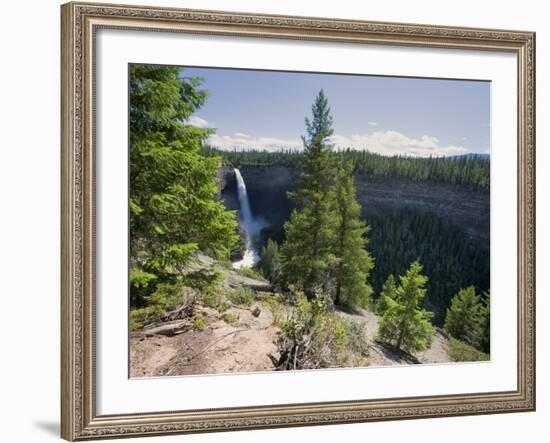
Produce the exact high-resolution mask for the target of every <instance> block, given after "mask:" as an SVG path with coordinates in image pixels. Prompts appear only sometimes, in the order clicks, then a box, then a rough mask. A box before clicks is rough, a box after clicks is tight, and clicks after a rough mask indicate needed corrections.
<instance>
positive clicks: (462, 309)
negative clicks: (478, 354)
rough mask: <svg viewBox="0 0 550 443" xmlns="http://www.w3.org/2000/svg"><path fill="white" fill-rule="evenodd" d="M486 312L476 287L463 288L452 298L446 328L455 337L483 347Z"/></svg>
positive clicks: (477, 346)
mask: <svg viewBox="0 0 550 443" xmlns="http://www.w3.org/2000/svg"><path fill="white" fill-rule="evenodd" d="M485 322H486V312H485V307H484V305H483V303H482V302H481V299H480V297H479V296H478V295H477V294H476V291H475V288H474V287H473V286H469V287H467V288H465V289H461V290H460V291H459V292H458V294H456V295H455V296H454V297H453V299H452V300H451V305H450V306H449V308H447V316H446V318H445V330H446V331H447V332H448V333H449V334H451V335H452V336H453V337H454V338H457V339H459V340H464V341H466V342H468V343H469V344H471V345H472V346H474V347H476V348H480V347H481V343H482V341H483V335H484V333H485V329H486V326H485Z"/></svg>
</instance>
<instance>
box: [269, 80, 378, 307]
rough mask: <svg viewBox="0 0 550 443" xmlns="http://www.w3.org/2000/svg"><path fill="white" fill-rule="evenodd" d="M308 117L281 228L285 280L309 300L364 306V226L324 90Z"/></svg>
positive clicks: (368, 261)
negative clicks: (335, 144) (338, 153)
mask: <svg viewBox="0 0 550 443" xmlns="http://www.w3.org/2000/svg"><path fill="white" fill-rule="evenodd" d="M312 114H313V119H312V120H311V121H310V120H308V119H306V129H307V137H303V142H304V157H303V160H302V163H301V171H300V177H299V179H298V183H297V189H296V192H294V193H292V194H291V195H290V196H291V198H292V199H293V200H294V202H295V204H296V206H297V209H295V210H294V211H293V212H292V214H291V216H290V220H289V221H288V222H286V223H285V242H284V243H283V246H282V250H281V255H282V258H283V278H284V281H285V283H287V284H289V283H290V284H294V285H295V286H296V287H297V288H299V289H303V290H304V291H305V292H306V294H308V296H309V297H310V298H312V297H313V294H315V293H316V292H317V291H321V292H322V293H324V294H329V295H330V296H331V297H332V298H333V300H334V302H335V303H336V304H346V305H348V306H352V307H355V306H367V305H368V303H369V300H370V295H371V293H372V288H371V287H370V285H368V284H367V278H368V275H369V272H370V271H371V269H372V267H373V266H374V261H373V259H372V258H371V256H370V255H369V253H368V252H367V251H366V249H365V247H366V245H367V239H366V233H367V231H368V227H367V226H366V225H365V224H364V223H363V222H362V221H361V220H360V218H359V216H360V213H361V207H360V205H359V203H358V202H357V199H356V196H355V184H354V179H353V175H352V165H351V163H349V162H342V161H341V160H339V159H337V158H336V157H335V156H334V155H333V153H332V147H331V145H330V143H329V137H330V136H331V135H332V133H333V129H332V117H331V116H330V108H329V107H328V101H327V98H326V97H325V95H324V92H323V90H321V91H320V92H319V95H318V96H317V98H316V99H315V103H314V104H313V107H312ZM272 248H273V249H274V246H272ZM267 252H268V251H267V250H266V254H267ZM275 253H276V251H275V250H273V251H272V254H275Z"/></svg>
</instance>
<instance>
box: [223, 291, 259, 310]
mask: <svg viewBox="0 0 550 443" xmlns="http://www.w3.org/2000/svg"><path fill="white" fill-rule="evenodd" d="M228 298H229V300H230V301H231V302H232V303H233V304H235V305H240V306H250V305H251V304H252V303H254V301H255V300H256V293H255V292H254V291H253V290H252V289H250V288H245V287H240V288H237V289H234V290H233V291H232V292H230V293H229V295H228Z"/></svg>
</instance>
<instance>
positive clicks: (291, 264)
mask: <svg viewBox="0 0 550 443" xmlns="http://www.w3.org/2000/svg"><path fill="white" fill-rule="evenodd" d="M312 114H313V118H312V120H311V121H310V120H309V119H308V118H306V120H305V124H306V129H307V136H305V137H302V141H303V143H304V156H303V162H302V167H301V173H300V178H299V180H298V182H297V189H296V192H294V193H291V194H290V197H291V199H292V200H293V201H294V204H295V205H296V209H294V210H293V211H292V214H291V216H290V220H289V221H287V222H286V223H285V243H284V244H283V248H282V254H283V259H284V273H285V280H286V282H287V283H291V284H294V285H296V286H297V287H298V288H300V289H303V290H304V291H305V292H306V294H308V297H312V296H313V294H314V293H315V291H316V290H319V289H320V290H323V291H325V292H327V291H330V289H331V283H332V282H331V281H330V277H329V276H330V269H331V267H332V266H333V265H334V263H335V257H334V254H333V251H332V246H333V244H334V223H335V220H336V216H335V213H334V210H333V199H334V190H333V184H334V175H335V171H334V164H333V162H332V155H331V149H332V146H331V144H330V142H329V137H330V136H331V135H332V134H333V129H332V117H331V116H330V108H329V106H328V100H327V98H326V97H325V94H324V92H323V90H321V91H320V92H319V94H318V95H317V98H316V99H315V103H314V104H313V107H312Z"/></svg>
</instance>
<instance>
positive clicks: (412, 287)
mask: <svg viewBox="0 0 550 443" xmlns="http://www.w3.org/2000/svg"><path fill="white" fill-rule="evenodd" d="M427 281H428V279H427V277H425V276H424V275H422V265H421V264H420V262H418V261H414V262H413V263H412V264H411V266H410V268H409V269H408V271H407V272H406V273H405V275H402V276H400V285H399V287H398V288H397V290H396V292H395V294H396V297H395V299H390V298H389V297H388V298H387V302H388V307H387V309H386V312H385V313H384V315H383V317H382V319H381V321H380V326H379V329H378V336H379V338H380V339H381V340H382V341H384V342H386V343H388V344H390V345H392V346H393V347H394V348H395V349H396V350H398V349H403V350H405V351H410V352H414V351H422V350H424V349H426V348H427V347H428V346H429V345H430V343H431V341H432V338H433V334H434V327H433V326H432V323H431V318H432V316H433V314H432V313H431V312H429V311H426V310H424V309H422V308H421V307H420V306H421V303H422V300H423V299H424V297H425V296H426V289H425V286H426V283H427Z"/></svg>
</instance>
